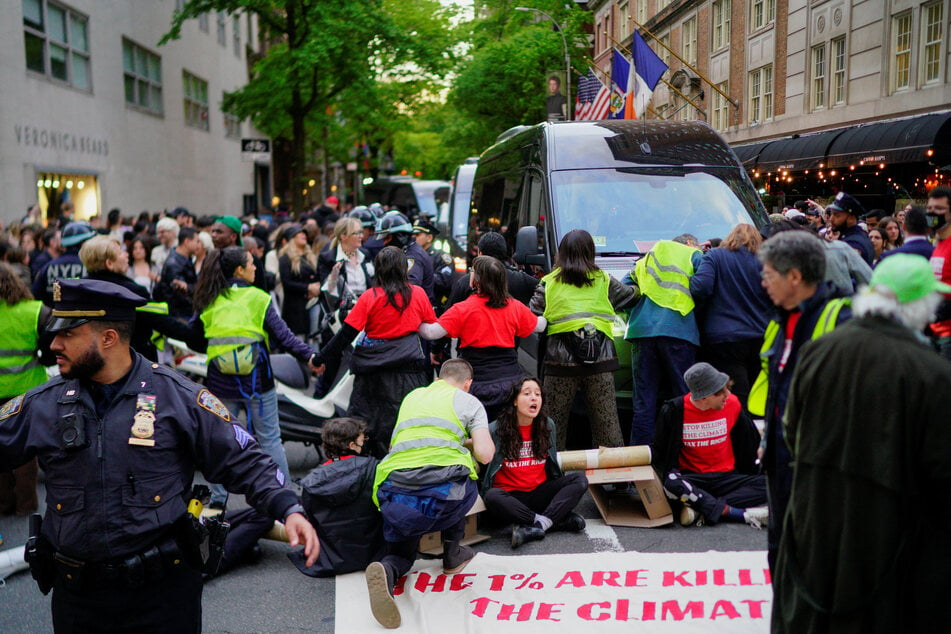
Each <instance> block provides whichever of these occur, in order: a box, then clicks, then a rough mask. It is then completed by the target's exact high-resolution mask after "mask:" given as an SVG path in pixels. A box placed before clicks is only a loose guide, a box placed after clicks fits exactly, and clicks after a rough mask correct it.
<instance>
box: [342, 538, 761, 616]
mask: <svg viewBox="0 0 951 634" xmlns="http://www.w3.org/2000/svg"><path fill="white" fill-rule="evenodd" d="M395 595H396V603H397V605H398V606H399V608H400V613H401V615H402V619H403V624H402V627H401V629H402V630H403V631H407V632H413V633H414V634H415V633H419V634H426V633H432V634H437V633H438V634H444V633H445V632H453V633H454V634H456V633H462V632H493V633H495V632H515V633H518V634H523V633H524V634H529V633H531V634H534V633H541V632H543V633H545V634H556V633H559V632H564V633H569V632H570V633H572V634H574V633H577V632H585V633H586V634H590V633H593V632H598V633H600V632H624V633H625V634H629V633H630V632H631V631H633V630H632V628H633V627H638V626H639V628H641V631H648V632H678V633H679V632H703V633H704V634H708V633H710V632H768V631H769V617H770V609H771V604H772V588H771V586H770V576H769V568H768V566H767V563H766V553H765V552H759V551H757V552H716V551H708V552H705V553H637V552H624V553H582V554H564V555H522V556H512V557H500V556H496V555H485V554H478V555H476V557H475V559H473V560H472V562H471V563H470V564H469V565H468V566H467V567H466V569H465V570H464V571H463V572H461V573H459V574H456V575H444V574H442V562H441V560H438V559H428V560H424V559H420V560H417V561H416V565H415V566H414V568H413V570H412V571H411V572H410V573H409V574H408V575H407V576H406V577H405V578H404V579H403V580H401V581H400V582H398V583H397V589H396V593H395ZM381 630H382V626H380V625H379V624H378V623H377V622H376V621H375V620H374V619H373V615H372V614H371V613H370V609H369V597H368V595H367V589H366V582H365V581H364V576H363V573H353V574H349V575H343V576H340V577H337V598H336V631H337V632H338V633H340V634H345V633H346V634H355V633H360V632H380V631H381Z"/></svg>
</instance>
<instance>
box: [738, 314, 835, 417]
mask: <svg viewBox="0 0 951 634" xmlns="http://www.w3.org/2000/svg"><path fill="white" fill-rule="evenodd" d="M851 304H852V300H851V299H850V298H848V297H842V298H839V299H830V300H829V301H828V302H826V305H825V306H824V307H823V308H822V312H821V313H819V320H818V321H816V326H815V328H813V329H812V336H811V339H812V340H815V339H818V338H819V337H821V336H822V335H824V334H827V333H830V332H832V331H833V330H835V327H836V324H837V322H838V321H839V313H840V312H842V307H843V306H850V305H851ZM778 334H779V322H778V321H776V320H775V319H774V320H772V321H770V322H769V324H767V326H766V332H764V333H763V347H762V348H760V353H759V356H760V364H761V366H762V367H761V369H760V372H759V376H757V377H756V381H755V382H754V383H753V387H751V388H750V397H749V400H747V403H746V408H747V409H748V410H749V411H750V413H751V414H753V415H755V416H765V415H766V397H767V395H768V394H769V351H770V350H772V349H773V344H774V343H775V342H776V336H777V335H778Z"/></svg>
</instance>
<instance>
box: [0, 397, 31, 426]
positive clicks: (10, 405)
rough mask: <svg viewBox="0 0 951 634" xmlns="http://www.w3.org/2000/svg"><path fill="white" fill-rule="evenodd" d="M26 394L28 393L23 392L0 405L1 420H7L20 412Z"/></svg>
mask: <svg viewBox="0 0 951 634" xmlns="http://www.w3.org/2000/svg"><path fill="white" fill-rule="evenodd" d="M24 396H26V395H25V394H21V395H19V396H16V397H14V398H11V399H10V400H9V401H7V402H6V403H4V404H3V407H0V420H6V419H8V418H10V417H11V416H13V415H14V414H18V413H19V412H20V410H21V409H23V397H24Z"/></svg>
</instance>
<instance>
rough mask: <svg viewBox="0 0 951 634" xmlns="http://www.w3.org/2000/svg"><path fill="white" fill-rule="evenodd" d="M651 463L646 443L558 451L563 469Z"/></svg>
mask: <svg viewBox="0 0 951 634" xmlns="http://www.w3.org/2000/svg"><path fill="white" fill-rule="evenodd" d="M650 463H651V448H650V447H649V446H647V445H637V446H633V447H599V448H598V449H586V450H583V451H560V452H558V465H559V466H560V467H561V468H562V469H564V470H565V471H584V470H585V469H609V468H611V467H640V466H643V465H649V464H650Z"/></svg>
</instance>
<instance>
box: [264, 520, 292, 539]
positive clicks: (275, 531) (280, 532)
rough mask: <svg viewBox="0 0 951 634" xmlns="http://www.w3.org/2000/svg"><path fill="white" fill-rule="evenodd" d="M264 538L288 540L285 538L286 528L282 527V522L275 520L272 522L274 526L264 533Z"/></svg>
mask: <svg viewBox="0 0 951 634" xmlns="http://www.w3.org/2000/svg"><path fill="white" fill-rule="evenodd" d="M264 539H273V540H274V541H276V542H289V541H290V540H289V539H288V538H287V529H286V528H284V525H283V524H281V523H280V522H277V521H275V522H274V527H273V528H272V529H271V530H269V531H268V532H267V533H266V534H265V535H264Z"/></svg>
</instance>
